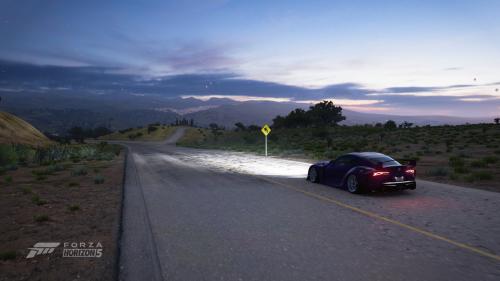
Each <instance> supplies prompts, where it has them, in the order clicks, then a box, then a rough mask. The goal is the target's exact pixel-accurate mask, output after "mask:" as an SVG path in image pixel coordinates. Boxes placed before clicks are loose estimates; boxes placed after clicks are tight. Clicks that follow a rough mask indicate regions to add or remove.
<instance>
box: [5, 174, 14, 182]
mask: <svg viewBox="0 0 500 281" xmlns="http://www.w3.org/2000/svg"><path fill="white" fill-rule="evenodd" d="M4 179H5V182H6V183H11V182H12V176H10V175H9V176H5V178H4Z"/></svg>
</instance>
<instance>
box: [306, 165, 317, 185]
mask: <svg viewBox="0 0 500 281" xmlns="http://www.w3.org/2000/svg"><path fill="white" fill-rule="evenodd" d="M307 179H308V180H309V181H310V182H313V183H318V182H319V177H318V170H317V169H316V168H310V169H309V172H308V173H307Z"/></svg>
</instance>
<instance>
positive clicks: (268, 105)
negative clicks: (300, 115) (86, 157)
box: [0, 91, 492, 134]
mask: <svg viewBox="0 0 500 281" xmlns="http://www.w3.org/2000/svg"><path fill="white" fill-rule="evenodd" d="M2 97H3V99H2V103H1V104H0V109H2V110H5V111H8V112H10V113H13V114H15V115H17V116H20V117H22V118H23V119H25V120H27V121H28V122H30V123H31V124H33V125H34V126H35V127H37V128H40V130H42V131H43V132H48V133H51V134H54V133H56V134H64V133H65V132H66V131H67V130H68V129H69V128H71V127H73V126H81V127H97V126H106V127H111V129H113V130H118V129H125V128H129V127H137V126H143V125H146V124H150V123H156V122H159V123H165V124H169V123H173V122H175V120H176V119H182V118H186V119H194V121H195V124H197V125H200V126H206V125H208V124H210V123H217V124H219V125H223V126H226V127H232V126H233V125H234V123H236V122H242V123H244V124H246V125H249V124H257V125H260V124H263V123H270V122H271V121H272V119H273V118H274V117H276V116H277V115H286V114H287V113H288V112H290V111H291V110H293V109H295V108H307V107H309V105H308V104H304V103H294V102H272V101H246V102H237V101H234V100H231V99H227V98H212V99H209V100H205V101H204V100H200V99H196V98H180V97H176V98H169V97H164V96H159V95H135V94H120V93H108V94H95V93H88V92H82V93H66V92H64V93H59V92H57V91H56V92H53V91H52V92H45V93H37V92H30V91H22V92H6V91H4V92H2ZM343 114H344V115H345V116H346V120H345V121H344V122H343V124H347V125H353V124H367V123H368V124H375V123H377V122H385V121H387V120H389V119H391V120H394V121H396V122H397V123H402V122H403V121H408V122H411V123H414V124H415V125H442V124H449V125H456V124H464V123H481V122H492V120H487V119H481V118H461V117H450V116H399V115H388V114H374V113H362V112H356V111H351V110H347V109H344V110H343Z"/></svg>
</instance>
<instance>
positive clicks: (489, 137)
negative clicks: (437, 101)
mask: <svg viewBox="0 0 500 281" xmlns="http://www.w3.org/2000/svg"><path fill="white" fill-rule="evenodd" d="M220 132H221V134H220V135H218V136H215V135H214V134H213V133H212V132H211V131H210V130H208V129H194V128H192V129H189V130H188V133H187V134H186V136H185V137H184V138H182V139H181V140H180V141H179V142H178V144H179V145H182V146H191V147H203V148H217V149H229V150H238V151H248V152H253V153H259V154H262V153H263V152H264V151H263V150H264V149H263V148H264V137H263V135H262V134H261V132H260V131H253V132H235V131H220ZM328 138H329V139H330V143H329V142H328ZM268 145H269V147H268V149H269V153H270V155H274V156H281V157H292V158H307V159H310V160H318V159H334V158H335V157H337V156H338V155H340V154H343V153H346V152H352V151H379V152H383V153H386V154H388V155H390V156H392V157H394V158H396V159H398V158H399V159H402V158H414V159H417V161H418V172H419V177H421V178H426V179H430V180H434V181H438V182H449V183H455V184H459V185H466V186H467V185H470V186H475V187H483V188H488V189H494V190H497V191H500V173H498V171H500V126H498V125H494V124H483V125H463V126H436V127H420V128H411V129H397V130H393V131H387V130H384V129H383V128H373V127H362V126H350V127H337V128H330V129H328V130H321V129H310V128H309V129H282V130H276V129H275V130H273V131H272V132H271V134H270V135H269V137H268Z"/></svg>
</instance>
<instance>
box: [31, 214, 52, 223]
mask: <svg viewBox="0 0 500 281" xmlns="http://www.w3.org/2000/svg"><path fill="white" fill-rule="evenodd" d="M33 220H34V221H35V222H44V221H48V220H49V216H48V215H45V214H44V215H35V216H33Z"/></svg>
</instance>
